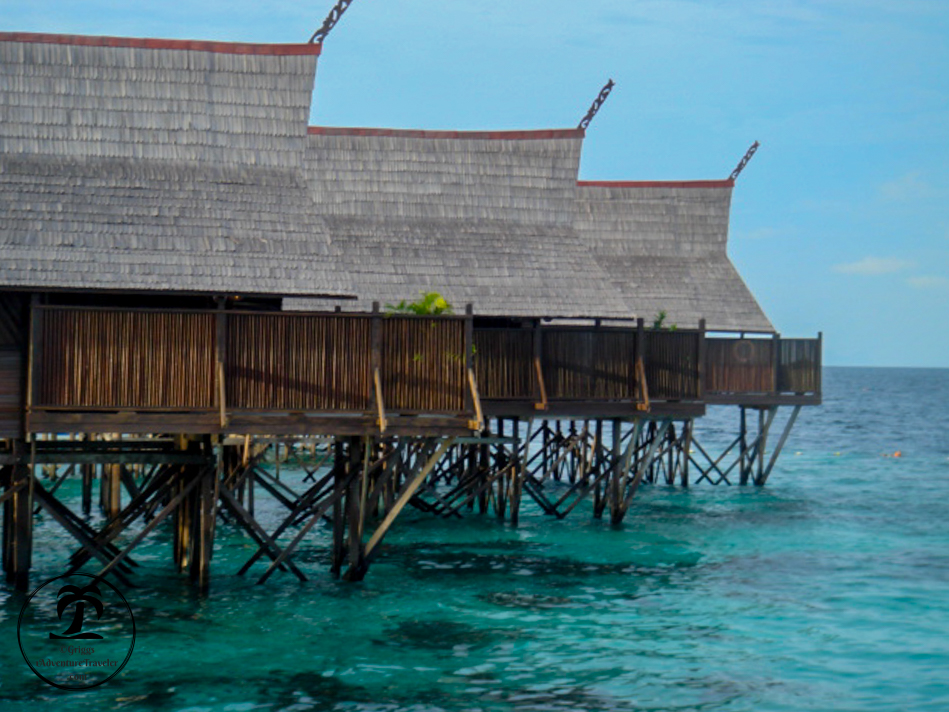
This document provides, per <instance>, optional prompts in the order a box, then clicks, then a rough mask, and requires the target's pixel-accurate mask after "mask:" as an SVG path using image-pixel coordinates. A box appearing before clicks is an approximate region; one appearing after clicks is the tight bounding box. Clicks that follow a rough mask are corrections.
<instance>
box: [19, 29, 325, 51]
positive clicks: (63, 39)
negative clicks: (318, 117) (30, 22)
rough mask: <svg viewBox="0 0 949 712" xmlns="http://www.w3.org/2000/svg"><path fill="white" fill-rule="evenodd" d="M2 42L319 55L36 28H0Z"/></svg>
mask: <svg viewBox="0 0 949 712" xmlns="http://www.w3.org/2000/svg"><path fill="white" fill-rule="evenodd" d="M0 42H31V43H34V44H63V45H80V46H83V47H136V48H139V49H179V50H194V51H197V52H218V53H222V54H259V55H272V56H284V55H299V54H312V55H319V53H320V50H321V49H322V48H323V46H322V45H319V44H244V43H236V42H205V41H203V40H156V39H148V38H138V37H93V36H89V35H51V34H40V33H34V32H0Z"/></svg>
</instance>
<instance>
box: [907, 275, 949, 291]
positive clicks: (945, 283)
mask: <svg viewBox="0 0 949 712" xmlns="http://www.w3.org/2000/svg"><path fill="white" fill-rule="evenodd" d="M906 282H907V284H909V285H910V286H911V287H916V288H917V289H945V288H946V287H949V279H946V278H945V277H938V276H935V275H920V276H918V277H910V278H909V279H907V280H906Z"/></svg>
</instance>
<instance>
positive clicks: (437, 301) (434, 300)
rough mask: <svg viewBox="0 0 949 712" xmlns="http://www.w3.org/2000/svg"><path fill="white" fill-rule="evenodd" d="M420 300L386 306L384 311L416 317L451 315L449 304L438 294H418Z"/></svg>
mask: <svg viewBox="0 0 949 712" xmlns="http://www.w3.org/2000/svg"><path fill="white" fill-rule="evenodd" d="M420 294H421V295H422V298H421V299H418V300H416V301H414V302H407V301H405V300H404V299H403V300H402V301H401V302H399V303H398V304H386V311H387V312H388V313H390V314H416V315H418V316H438V315H439V314H452V313H453V312H452V310H451V304H449V303H448V302H447V301H446V300H445V298H444V297H443V296H442V295H441V294H439V293H438V292H420Z"/></svg>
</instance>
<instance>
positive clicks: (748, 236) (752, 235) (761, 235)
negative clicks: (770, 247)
mask: <svg viewBox="0 0 949 712" xmlns="http://www.w3.org/2000/svg"><path fill="white" fill-rule="evenodd" d="M780 234H781V233H780V231H779V230H776V229H775V228H773V227H760V228H758V229H757V230H750V231H748V232H744V233H741V234H740V235H738V238H739V239H740V240H770V239H773V238H775V237H778V236H779V235H780Z"/></svg>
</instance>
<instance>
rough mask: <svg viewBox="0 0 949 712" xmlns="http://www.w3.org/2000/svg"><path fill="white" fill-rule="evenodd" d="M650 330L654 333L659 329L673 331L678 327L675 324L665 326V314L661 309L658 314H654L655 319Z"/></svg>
mask: <svg viewBox="0 0 949 712" xmlns="http://www.w3.org/2000/svg"><path fill="white" fill-rule="evenodd" d="M652 328H653V329H655V330H656V331H659V330H661V329H668V330H669V331H675V330H676V329H677V328H679V327H678V325H677V324H673V325H672V326H666V312H665V310H664V309H662V310H660V311H659V313H658V314H656V316H655V318H654V319H653V320H652Z"/></svg>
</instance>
